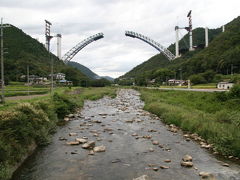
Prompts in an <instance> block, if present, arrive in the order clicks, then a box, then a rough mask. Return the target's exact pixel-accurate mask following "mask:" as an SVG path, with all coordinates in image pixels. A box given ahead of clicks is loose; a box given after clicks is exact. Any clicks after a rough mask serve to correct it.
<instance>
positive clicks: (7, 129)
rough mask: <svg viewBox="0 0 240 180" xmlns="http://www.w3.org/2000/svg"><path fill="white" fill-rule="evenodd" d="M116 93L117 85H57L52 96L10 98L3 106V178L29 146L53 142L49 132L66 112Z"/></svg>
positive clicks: (0, 164) (0, 143)
mask: <svg viewBox="0 0 240 180" xmlns="http://www.w3.org/2000/svg"><path fill="white" fill-rule="evenodd" d="M105 95H107V96H110V97H115V96H116V89H115V88H110V87H105V88H72V89H69V88H58V89H56V90H55V93H54V95H53V96H50V95H48V96H44V97H38V98H34V99H30V100H20V101H11V102H7V103H6V104H4V105H3V106H2V107H1V110H0V179H1V180H7V179H9V178H10V177H11V174H12V172H13V170H14V168H13V167H14V166H15V165H16V164H17V163H20V162H21V161H22V158H23V157H24V156H25V155H27V154H28V151H29V147H30V146H32V145H33V144H37V145H38V146H41V145H46V144H48V143H49V142H50V134H51V133H53V132H54V129H55V127H56V124H58V123H59V122H60V121H62V119H63V118H64V116H65V115H66V114H69V113H73V112H74V111H75V110H76V108H81V107H82V106H83V104H84V100H86V99H90V100H96V99H99V98H102V97H103V96H105Z"/></svg>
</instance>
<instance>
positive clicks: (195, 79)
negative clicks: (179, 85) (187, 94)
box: [189, 74, 207, 84]
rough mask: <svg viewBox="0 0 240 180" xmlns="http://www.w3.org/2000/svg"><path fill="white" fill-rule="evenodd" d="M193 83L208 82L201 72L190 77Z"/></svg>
mask: <svg viewBox="0 0 240 180" xmlns="http://www.w3.org/2000/svg"><path fill="white" fill-rule="evenodd" d="M189 79H190V80H191V82H192V83H193V84H203V83H206V82H207V81H206V79H204V77H203V76H202V75H201V74H194V75H191V76H190V77H189Z"/></svg>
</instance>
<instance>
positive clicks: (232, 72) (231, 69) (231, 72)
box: [231, 64, 233, 76]
mask: <svg viewBox="0 0 240 180" xmlns="http://www.w3.org/2000/svg"><path fill="white" fill-rule="evenodd" d="M231 76H233V64H231Z"/></svg>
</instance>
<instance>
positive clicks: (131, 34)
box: [125, 31, 175, 61]
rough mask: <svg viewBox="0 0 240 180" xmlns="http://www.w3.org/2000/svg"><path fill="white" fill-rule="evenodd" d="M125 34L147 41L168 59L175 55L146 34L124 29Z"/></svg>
mask: <svg viewBox="0 0 240 180" xmlns="http://www.w3.org/2000/svg"><path fill="white" fill-rule="evenodd" d="M125 35H126V36H129V37H132V38H138V39H140V40H142V41H144V42H146V43H148V44H149V45H151V46H152V47H154V48H156V49H157V50H158V51H160V52H162V53H163V54H164V55H165V56H166V57H167V58H168V59H169V61H171V60H173V59H174V58H175V55H173V54H172V53H171V52H170V51H169V50H168V49H167V48H165V47H163V46H162V45H161V44H159V43H158V42H156V41H154V40H152V39H150V38H149V37H147V36H144V35H142V34H139V33H136V32H133V31H126V32H125Z"/></svg>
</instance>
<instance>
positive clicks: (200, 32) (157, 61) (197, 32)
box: [122, 28, 221, 78]
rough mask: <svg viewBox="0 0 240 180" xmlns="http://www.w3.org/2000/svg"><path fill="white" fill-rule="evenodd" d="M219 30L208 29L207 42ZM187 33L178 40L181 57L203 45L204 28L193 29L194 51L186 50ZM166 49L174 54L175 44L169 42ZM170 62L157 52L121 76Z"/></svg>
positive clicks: (129, 75) (184, 57) (188, 54)
mask: <svg viewBox="0 0 240 180" xmlns="http://www.w3.org/2000/svg"><path fill="white" fill-rule="evenodd" d="M220 32H221V28H217V29H209V35H208V36H209V42H211V41H212V40H213V39H214V38H215V37H217V36H218V35H219V34H220ZM188 44H189V35H188V34H186V35H185V36H183V38H182V39H181V40H180V41H179V47H180V53H181V54H182V58H183V59H186V58H189V57H192V56H193V55H194V54H196V53H197V52H199V50H200V49H201V48H203V47H204V45H205V29H204V28H196V29H194V30H193V45H194V46H197V47H198V50H197V51H195V52H190V53H189V52H188V48H189V45H188ZM168 49H169V50H170V51H171V52H172V53H173V54H175V44H171V45H170V46H169V47H168ZM172 64H175V62H174V63H172V62H169V60H168V59H167V58H166V57H165V56H164V55H163V54H162V53H160V54H157V55H155V56H153V57H151V58H150V59H149V60H147V61H145V62H143V63H142V64H140V65H138V66H136V67H135V68H133V69H132V70H131V71H129V72H127V73H126V74H125V75H124V76H122V77H123V78H127V77H135V76H138V75H140V74H142V73H143V72H146V71H150V70H156V69H159V68H165V67H168V66H171V65H172Z"/></svg>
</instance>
